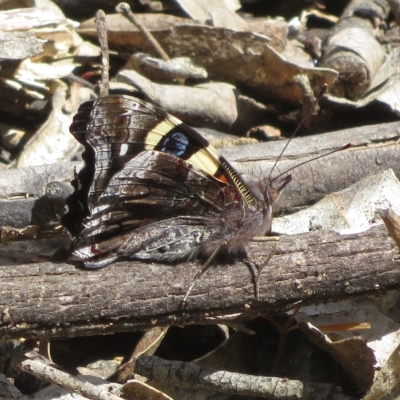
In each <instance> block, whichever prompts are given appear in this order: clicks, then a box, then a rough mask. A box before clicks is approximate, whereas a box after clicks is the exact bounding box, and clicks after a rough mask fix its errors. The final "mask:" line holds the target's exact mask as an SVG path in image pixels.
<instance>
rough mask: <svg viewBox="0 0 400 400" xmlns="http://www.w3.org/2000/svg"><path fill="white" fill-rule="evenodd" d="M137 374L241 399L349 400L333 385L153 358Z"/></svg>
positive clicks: (143, 362)
mask: <svg viewBox="0 0 400 400" xmlns="http://www.w3.org/2000/svg"><path fill="white" fill-rule="evenodd" d="M135 372H136V373H137V374H139V375H143V376H146V377H148V378H150V379H154V380H156V381H162V382H165V383H168V384H170V385H174V386H178V387H181V388H188V389H193V388H195V389H207V390H212V391H215V392H220V393H231V394H238V395H242V396H257V397H261V398H268V399H280V400H285V399H302V398H303V399H309V400H310V399H313V400H314V399H315V400H317V399H318V400H319V399H320V400H323V399H324V400H328V399H337V400H339V399H343V400H344V399H350V398H349V397H347V396H345V395H343V394H342V393H340V391H339V390H338V389H336V388H335V387H334V386H333V385H330V384H321V383H303V382H301V381H296V380H288V379H286V378H284V379H281V378H274V377H263V376H254V375H245V374H239V373H234V372H229V371H220V370H214V369H211V368H204V367H199V366H197V365H195V364H192V363H185V362H180V361H166V360H163V359H161V358H159V357H154V356H144V355H143V356H141V357H139V358H138V359H137V360H136V364H135Z"/></svg>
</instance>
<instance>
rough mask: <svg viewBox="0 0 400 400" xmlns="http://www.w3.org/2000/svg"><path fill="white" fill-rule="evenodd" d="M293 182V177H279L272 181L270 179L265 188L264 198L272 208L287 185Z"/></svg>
mask: <svg viewBox="0 0 400 400" xmlns="http://www.w3.org/2000/svg"><path fill="white" fill-rule="evenodd" d="M291 181H292V175H285V176H282V175H278V176H277V177H275V178H273V179H271V178H268V180H267V184H266V185H265V188H264V198H265V201H266V203H267V204H268V205H269V206H272V205H273V204H274V203H275V201H277V200H278V198H279V196H280V194H281V193H282V191H283V189H284V188H285V187H286V185H287V184H288V183H289V182H291Z"/></svg>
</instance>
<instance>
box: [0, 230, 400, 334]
mask: <svg viewBox="0 0 400 400" xmlns="http://www.w3.org/2000/svg"><path fill="white" fill-rule="evenodd" d="M267 246H268V245H266V244H265V243H260V242H252V243H251V245H250V246H249V249H248V250H249V251H248V253H249V257H250V259H252V260H254V262H257V263H258V264H259V265H261V264H262V260H263V259H265V258H266V257H267V256H268V250H267V249H266V247H267ZM396 254H397V249H396V247H395V244H394V242H393V241H392V239H391V238H390V237H388V234H387V232H386V230H385V228H384V227H375V228H372V229H370V230H369V231H367V232H365V233H362V234H355V235H347V236H340V235H338V234H336V233H323V232H313V233H309V234H301V235H295V236H291V237H283V238H282V240H281V243H280V246H279V248H278V250H277V253H276V255H275V256H274V257H273V258H272V260H271V262H270V263H269V265H268V266H267V267H265V270H264V272H263V273H262V275H261V280H260V300H259V301H258V302H256V301H255V298H254V286H253V282H252V276H251V274H250V271H249V268H248V267H247V266H246V264H244V263H242V262H226V263H225V264H224V265H222V264H221V262H220V263H218V264H216V265H213V266H212V267H211V268H210V269H209V270H208V271H207V272H206V273H205V274H204V275H203V276H202V277H201V278H200V280H199V281H198V282H197V283H196V285H195V287H194V290H193V292H192V294H191V295H190V296H189V298H188V301H187V304H186V308H184V309H182V308H181V301H182V299H183V296H184V294H185V292H186V290H187V288H188V287H189V285H190V283H191V280H192V278H193V276H194V275H195V273H196V271H197V270H198V265H196V264H194V263H181V264H178V265H176V266H173V265H162V264H155V263H148V264H145V263H142V262H118V263H115V264H112V265H110V266H107V267H105V268H103V269H99V270H84V269H80V268H77V267H76V266H74V265H71V264H65V263H60V264H53V263H49V262H48V263H35V264H34V263H32V264H25V265H14V266H2V267H1V268H0V287H1V291H0V338H3V339H4V338H11V337H22V336H23V337H71V336H77V335H93V334H106V333H113V332H117V331H130V330H139V329H145V328H149V327H153V326H157V325H184V324H188V323H194V322H196V323H210V322H216V321H217V320H218V319H217V320H215V319H214V320H211V319H210V317H211V316H214V317H215V316H218V315H220V316H221V315H227V314H232V313H238V312H246V315H248V316H256V315H258V314H259V313H273V312H276V311H281V310H284V309H289V308H291V307H294V306H300V305H303V304H304V305H305V304H310V303H319V302H323V301H330V300H340V299H344V298H348V297H351V296H360V295H364V294H378V293H379V292H381V291H384V290H386V289H389V288H395V287H400V268H399V267H400V261H399V260H397V259H396Z"/></svg>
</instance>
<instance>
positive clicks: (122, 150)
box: [119, 143, 129, 156]
mask: <svg viewBox="0 0 400 400" xmlns="http://www.w3.org/2000/svg"><path fill="white" fill-rule="evenodd" d="M128 148H129V146H128V145H127V144H126V143H123V144H121V148H120V150H119V155H120V156H124V155H125V154H126V153H127V151H128Z"/></svg>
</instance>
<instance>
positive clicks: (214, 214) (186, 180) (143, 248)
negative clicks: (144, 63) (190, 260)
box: [63, 96, 258, 267]
mask: <svg viewBox="0 0 400 400" xmlns="http://www.w3.org/2000/svg"><path fill="white" fill-rule="evenodd" d="M71 132H72V134H73V135H74V136H75V137H76V138H77V139H78V140H79V141H80V142H81V143H82V144H83V145H84V146H85V153H84V156H83V158H84V160H85V167H84V168H83V169H82V170H81V171H80V173H79V175H78V178H77V180H76V182H75V189H76V191H75V193H74V195H72V196H71V198H70V199H69V200H68V202H67V204H68V206H69V212H68V213H67V214H66V215H65V216H64V218H63V223H64V225H65V226H66V227H67V228H68V229H69V230H70V232H71V233H72V234H73V235H74V236H75V238H74V241H73V249H74V252H75V254H77V255H79V256H80V257H81V258H83V259H84V260H85V263H86V265H87V266H89V267H101V266H103V265H106V264H107V263H109V262H111V261H113V260H115V259H117V258H118V257H119V256H131V257H136V258H143V259H146V258H147V259H155V260H158V259H160V260H174V259H182V258H184V257H190V256H192V255H195V253H196V249H199V248H201V246H202V245H204V243H206V242H207V241H209V240H211V239H210V238H212V237H214V238H216V239H214V242H215V243H214V244H213V246H214V245H215V246H219V245H220V244H219V242H221V243H222V242H223V240H222V239H221V240H220V239H219V238H220V236H221V235H222V233H221V234H220V233H219V228H218V225H219V224H220V222H221V218H222V215H223V212H224V210H226V209H227V206H228V204H232V203H238V205H239V208H238V210H239V213H242V208H243V207H242V203H243V204H244V203H247V202H256V201H258V200H257V199H255V198H254V196H253V195H252V192H251V191H250V189H248V187H247V185H246V184H245V183H244V182H243V180H242V179H241V178H240V176H239V175H238V174H237V173H236V171H235V170H234V169H233V168H232V167H231V166H230V165H229V163H228V162H227V161H226V160H225V159H223V158H222V157H221V156H220V155H219V153H218V152H217V151H216V150H215V149H214V148H213V147H211V146H210V145H209V144H208V142H207V141H206V140H205V139H204V138H203V137H202V136H200V135H199V134H198V133H197V132H196V131H194V130H193V129H192V128H190V127H188V126H187V125H185V124H183V123H182V122H181V121H179V120H178V119H176V118H175V117H172V116H170V115H169V114H167V113H166V112H165V111H163V110H161V109H159V108H157V107H154V106H152V105H151V104H149V103H146V102H143V101H141V100H139V99H136V98H133V97H129V96H107V97H103V98H100V99H99V100H97V101H96V102H94V103H93V102H88V103H84V104H83V105H82V106H81V108H80V109H79V112H78V114H77V115H76V117H75V118H74V123H73V124H72V126H71ZM212 235H214V236H212ZM211 247H212V246H211ZM210 251H211V250H210Z"/></svg>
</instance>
